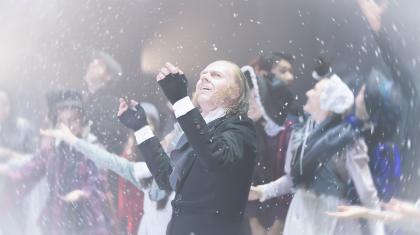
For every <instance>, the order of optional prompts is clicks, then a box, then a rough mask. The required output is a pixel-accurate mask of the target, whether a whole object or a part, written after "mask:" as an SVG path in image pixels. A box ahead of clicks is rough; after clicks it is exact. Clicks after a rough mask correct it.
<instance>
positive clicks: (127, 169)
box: [41, 125, 151, 188]
mask: <svg viewBox="0 0 420 235" xmlns="http://www.w3.org/2000/svg"><path fill="white" fill-rule="evenodd" d="M41 134H42V135H45V136H50V137H54V138H56V139H59V140H62V141H65V142H66V143H67V144H69V145H71V146H73V147H74V148H75V149H76V150H77V151H79V152H81V153H82V154H83V155H84V156H85V157H86V158H88V159H90V160H92V161H93V162H94V163H95V165H97V166H98V167H99V168H103V169H108V170H111V171H113V172H115V173H117V174H118V175H120V176H121V177H123V178H125V179H126V180H128V181H130V182H131V183H132V184H134V185H135V186H136V187H138V188H140V187H141V184H140V179H141V178H144V177H150V176H151V175H150V171H149V169H148V168H147V166H146V163H144V162H130V161H128V160H127V159H125V158H122V157H119V156H117V155H115V154H112V153H110V152H108V151H106V150H105V149H103V148H101V147H99V146H97V145H95V144H92V143H89V142H87V141H85V140H83V139H80V138H77V137H76V136H74V135H73V134H72V133H71V131H70V130H69V129H68V128H67V127H66V126H63V125H62V126H61V127H60V128H59V129H55V130H41Z"/></svg>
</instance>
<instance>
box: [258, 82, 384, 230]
mask: <svg viewBox="0 0 420 235" xmlns="http://www.w3.org/2000/svg"><path fill="white" fill-rule="evenodd" d="M306 95H307V97H308V101H307V103H306V104H305V106H304V110H305V111H306V112H308V113H309V114H310V117H311V119H312V120H314V121H315V122H316V126H315V127H314V129H313V130H311V128H312V127H313V125H312V124H311V122H310V121H308V122H307V123H306V124H305V125H304V127H302V128H300V129H297V130H296V131H294V133H293V135H292V137H291V139H290V142H289V146H288V153H287V159H286V167H285V171H286V172H287V173H288V174H286V175H285V176H283V177H281V178H280V179H278V180H276V181H274V182H271V183H269V184H265V185H260V186H257V187H255V188H252V190H251V193H250V199H251V200H255V199H259V200H260V201H264V200H266V199H269V198H272V197H276V196H279V195H282V194H284V193H287V192H290V190H291V188H292V186H293V185H295V186H296V187H297V190H296V193H295V195H294V197H293V200H292V203H291V205H290V208H289V212H288V214H287V218H286V225H285V229H284V234H286V235H288V234H302V235H303V234H305V235H306V234H314V235H315V234H362V233H363V230H362V229H361V228H360V226H359V224H358V221H357V220H346V221H341V220H338V219H331V218H326V217H325V216H323V214H324V211H326V210H328V209H331V208H335V207H336V206H337V205H339V204H343V203H347V202H348V200H349V198H348V193H349V192H350V191H351V190H353V187H352V185H351V184H350V183H349V182H352V183H354V185H355V188H356V192H357V195H358V197H359V198H360V200H361V202H362V203H363V205H365V206H368V207H370V208H373V209H376V210H379V199H378V197H377V192H376V189H375V187H374V186H373V181H372V177H371V174H370V171H369V166H368V156H367V148H366V145H365V143H364V141H363V138H361V137H358V136H357V135H356V134H355V133H357V132H356V131H354V130H353V129H352V128H351V127H350V125H349V124H347V123H343V122H342V115H343V114H344V113H345V112H346V111H347V110H349V109H350V108H351V107H352V105H353V102H354V96H353V93H352V92H351V90H350V89H349V88H348V87H347V85H346V84H344V83H343V82H342V81H341V79H340V78H339V77H338V76H336V75H333V76H332V77H331V78H329V79H322V80H320V81H319V82H318V83H317V84H316V85H315V87H314V88H313V89H311V90H309V91H308V92H307V93H306ZM369 229H370V231H371V233H372V234H384V230H383V226H382V224H380V223H378V224H376V223H370V224H369Z"/></svg>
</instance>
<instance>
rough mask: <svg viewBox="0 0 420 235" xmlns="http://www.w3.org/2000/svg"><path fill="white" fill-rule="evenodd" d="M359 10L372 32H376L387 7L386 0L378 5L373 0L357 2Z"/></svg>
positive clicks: (359, 0) (379, 27)
mask: <svg viewBox="0 0 420 235" xmlns="http://www.w3.org/2000/svg"><path fill="white" fill-rule="evenodd" d="M357 3H358V4H359V7H360V9H361V10H362V12H363V14H364V15H365V17H366V20H367V21H368V22H369V25H370V27H371V28H372V30H373V31H375V32H378V31H379V30H380V29H381V24H382V20H381V18H382V15H383V13H384V12H385V11H386V9H387V7H388V4H389V2H388V0H384V1H383V2H382V3H381V4H380V5H379V4H378V3H376V2H375V1H374V0H357Z"/></svg>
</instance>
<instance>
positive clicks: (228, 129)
mask: <svg viewBox="0 0 420 235" xmlns="http://www.w3.org/2000/svg"><path fill="white" fill-rule="evenodd" d="M157 81H158V83H159V85H160V87H161V88H162V90H163V92H164V93H165V95H166V97H167V98H168V100H169V101H170V102H171V103H172V104H173V109H174V112H175V117H176V118H177V120H178V123H179V124H180V126H181V128H182V130H183V131H184V134H185V135H186V137H187V139H188V142H189V143H190V144H191V146H192V148H193V149H194V151H195V153H196V154H197V155H198V160H199V161H200V163H202V164H203V165H204V166H206V167H208V168H214V167H216V166H219V165H222V164H229V163H232V162H235V161H236V160H238V159H240V158H241V157H242V156H243V155H244V150H245V148H243V146H248V145H249V146H253V143H254V142H253V141H254V140H255V138H256V137H255V133H254V131H253V129H254V126H253V124H252V122H251V121H250V120H249V119H248V118H247V117H243V118H241V117H238V118H237V119H234V120H231V121H230V122H229V123H228V124H226V126H225V128H224V132H223V133H217V132H212V133H214V134H211V133H210V129H209V126H208V125H207V123H206V122H205V120H204V118H203V117H202V115H201V113H200V112H199V110H198V109H197V108H195V107H194V105H193V103H192V101H191V99H190V98H189V97H188V95H187V79H186V77H185V75H184V74H183V72H182V71H181V70H180V69H178V68H177V67H175V66H173V65H172V64H170V63H166V64H165V66H164V67H163V68H162V69H161V71H160V73H159V74H158V76H157ZM248 150H249V151H253V150H252V149H251V148H250V149H248Z"/></svg>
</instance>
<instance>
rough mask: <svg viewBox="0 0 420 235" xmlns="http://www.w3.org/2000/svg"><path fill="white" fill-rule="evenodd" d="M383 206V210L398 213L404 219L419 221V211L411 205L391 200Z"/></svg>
mask: <svg viewBox="0 0 420 235" xmlns="http://www.w3.org/2000/svg"><path fill="white" fill-rule="evenodd" d="M383 206H384V207H385V209H387V210H389V211H392V212H396V213H399V214H401V215H402V216H404V217H407V218H410V217H415V218H416V219H420V209H419V208H417V207H416V205H414V204H412V203H409V202H405V201H401V200H398V199H394V198H393V199H391V200H390V201H389V202H388V203H386V204H384V205H383Z"/></svg>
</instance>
